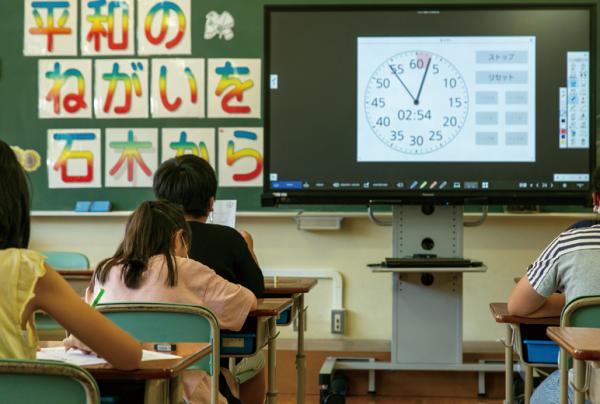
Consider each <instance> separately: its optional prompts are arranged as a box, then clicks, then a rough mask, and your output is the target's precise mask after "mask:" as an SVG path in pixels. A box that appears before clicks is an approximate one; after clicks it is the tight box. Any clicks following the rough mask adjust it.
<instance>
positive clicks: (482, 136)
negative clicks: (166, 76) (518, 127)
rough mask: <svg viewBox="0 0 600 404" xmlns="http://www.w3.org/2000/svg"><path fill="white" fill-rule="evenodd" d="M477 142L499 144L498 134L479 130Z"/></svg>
mask: <svg viewBox="0 0 600 404" xmlns="http://www.w3.org/2000/svg"><path fill="white" fill-rule="evenodd" d="M475 144H476V145H480V146H489V145H492V146H493V145H497V144H498V134H497V133H496V132H477V133H475Z"/></svg>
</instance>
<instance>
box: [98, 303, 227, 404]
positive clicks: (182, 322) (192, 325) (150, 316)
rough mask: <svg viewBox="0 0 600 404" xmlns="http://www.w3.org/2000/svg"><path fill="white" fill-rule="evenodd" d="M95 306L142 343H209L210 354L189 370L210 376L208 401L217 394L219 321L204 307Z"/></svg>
mask: <svg viewBox="0 0 600 404" xmlns="http://www.w3.org/2000/svg"><path fill="white" fill-rule="evenodd" d="M96 309H97V310H98V311H100V312H101V313H103V314H104V315H105V316H107V317H108V318H109V319H110V320H111V321H112V322H114V323H115V324H117V325H118V326H119V327H120V328H122V329H123V330H125V331H127V332H128V333H129V334H131V335H132V336H133V337H134V338H136V339H138V340H140V341H142V342H173V343H177V342H210V343H211V344H212V354H211V356H210V357H207V358H204V359H202V360H200V361H198V362H197V363H196V364H194V365H193V366H192V367H190V369H201V370H204V371H206V372H208V373H209V374H210V375H211V403H213V404H216V403H217V401H218V395H219V372H220V369H219V368H220V361H219V352H220V349H219V341H220V340H219V338H220V336H219V333H220V331H219V322H218V321H217V318H216V317H215V315H214V314H213V313H212V312H211V311H210V310H208V309H207V308H205V307H202V306H197V305H188V304H171V303H135V302H130V303H108V304H99V305H98V306H96Z"/></svg>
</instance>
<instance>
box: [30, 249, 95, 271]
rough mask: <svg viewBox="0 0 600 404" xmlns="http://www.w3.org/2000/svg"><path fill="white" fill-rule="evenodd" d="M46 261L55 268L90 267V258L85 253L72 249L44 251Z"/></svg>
mask: <svg viewBox="0 0 600 404" xmlns="http://www.w3.org/2000/svg"><path fill="white" fill-rule="evenodd" d="M42 255H45V256H46V257H47V259H46V263H47V264H48V265H50V266H51V267H52V268H54V269H62V270H69V269H88V268H89V267H90V260H89V259H88V257H87V256H86V255H85V254H82V253H78V252H71V251H44V252H42Z"/></svg>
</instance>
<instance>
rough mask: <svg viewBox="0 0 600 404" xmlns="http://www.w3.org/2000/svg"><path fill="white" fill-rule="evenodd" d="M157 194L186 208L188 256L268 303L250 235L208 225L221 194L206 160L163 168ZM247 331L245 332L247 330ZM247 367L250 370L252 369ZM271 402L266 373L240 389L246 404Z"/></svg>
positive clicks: (178, 161)
mask: <svg viewBox="0 0 600 404" xmlns="http://www.w3.org/2000/svg"><path fill="white" fill-rule="evenodd" d="M153 189H154V194H155V196H156V197H157V198H158V199H164V200H167V201H170V202H173V203H177V204H179V205H181V206H182V207H183V210H184V213H185V218H186V221H187V222H188V224H189V225H190V228H191V231H192V243H191V246H190V248H189V252H188V255H189V257H190V258H191V259H193V260H195V261H199V262H201V263H203V264H204V265H207V266H208V267H210V268H212V269H213V270H214V271H215V272H216V273H217V274H218V275H220V276H221V277H223V278H225V279H227V280H228V281H230V282H234V283H238V284H240V285H242V286H245V287H246V288H248V289H250V290H251V291H252V292H253V293H254V294H255V295H256V297H257V298H260V297H262V294H263V291H264V278H263V274H262V271H261V270H260V268H259V266H258V263H257V260H256V256H255V255H254V252H253V240H252V237H251V236H250V234H249V233H247V232H244V231H240V232H238V231H237V230H235V229H232V228H230V227H227V226H221V225H217V224H212V223H207V220H208V217H209V213H210V212H211V211H212V210H213V205H214V202H215V195H216V193H217V177H216V175H215V171H214V170H213V168H212V167H211V166H210V164H208V162H206V161H205V160H203V159H202V158H200V157H198V156H194V155H184V156H179V157H175V158H172V159H169V160H167V161H165V162H164V163H162V164H161V165H160V167H159V168H158V170H157V171H156V173H155V174H154V182H153ZM246 328H247V327H246V326H245V328H244V329H246ZM253 360H254V363H255V364H256V363H260V364H263V363H264V357H263V355H262V353H261V354H260V355H258V356H257V357H253V358H250V359H248V360H246V363H244V362H242V363H241V365H242V368H248V367H250V368H258V367H261V366H258V365H256V366H255V365H250V363H251V362H253ZM246 365H247V366H246ZM264 396H265V377H264V369H261V370H260V371H258V373H257V374H256V375H255V376H254V377H253V378H251V379H250V380H248V381H247V382H245V383H243V384H242V385H241V386H240V398H241V401H242V402H243V403H244V404H245V403H255V402H256V403H262V402H263V401H264Z"/></svg>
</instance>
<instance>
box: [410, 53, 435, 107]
mask: <svg viewBox="0 0 600 404" xmlns="http://www.w3.org/2000/svg"><path fill="white" fill-rule="evenodd" d="M430 63H431V56H429V60H427V66H426V67H425V73H423V78H422V79H421V85H420V86H419V92H418V93H417V98H416V99H413V100H414V102H415V105H419V98H421V91H422V90H423V84H424V83H425V77H427V72H428V71H429V64H430Z"/></svg>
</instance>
